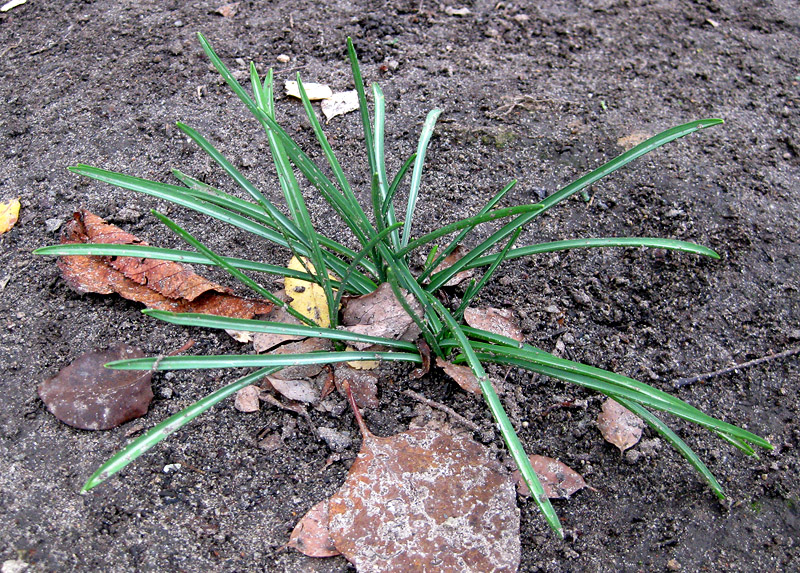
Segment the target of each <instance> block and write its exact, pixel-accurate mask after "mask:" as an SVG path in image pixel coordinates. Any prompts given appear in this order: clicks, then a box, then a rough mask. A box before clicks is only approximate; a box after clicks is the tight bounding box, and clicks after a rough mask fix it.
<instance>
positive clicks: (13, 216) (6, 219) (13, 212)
mask: <svg viewBox="0 0 800 573" xmlns="http://www.w3.org/2000/svg"><path fill="white" fill-rule="evenodd" d="M19 209H20V202H19V199H11V200H10V201H6V202H5V203H0V235H2V234H3V233H5V232H7V231H10V230H11V227H13V226H14V225H16V224H17V221H18V220H19Z"/></svg>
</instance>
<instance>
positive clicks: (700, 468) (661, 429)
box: [614, 397, 725, 499]
mask: <svg viewBox="0 0 800 573" xmlns="http://www.w3.org/2000/svg"><path fill="white" fill-rule="evenodd" d="M614 400H616V401H617V402H619V403H620V404H621V405H622V406H624V407H625V408H627V409H628V410H630V411H631V412H633V413H634V414H636V415H637V416H639V417H640V418H641V419H642V420H644V421H645V422H646V423H647V425H648V426H650V427H651V428H653V429H654V430H655V431H656V432H658V434H659V435H661V437H662V438H664V439H665V440H666V441H667V442H669V443H670V444H671V445H672V447H674V448H675V449H676V450H678V452H679V453H680V454H681V455H682V456H683V457H684V458H686V461H688V462H689V463H690V464H691V465H692V467H693V468H694V469H696V470H697V473H699V474H700V475H701V476H703V478H704V479H705V480H706V481H707V482H708V485H709V486H710V487H711V490H712V491H713V492H714V495H716V496H717V497H718V498H719V499H725V491H724V490H723V489H722V486H721V485H720V484H719V482H718V481H717V478H715V477H714V474H712V473H711V470H709V469H708V467H707V466H706V465H705V464H704V463H703V460H701V459H700V457H699V456H698V455H697V454H696V453H695V452H694V450H693V449H692V448H690V447H689V446H688V445H686V442H684V441H683V440H682V439H681V438H680V436H678V434H676V433H675V432H673V431H672V429H671V428H670V427H669V426H667V425H666V424H665V423H664V422H663V421H662V420H661V419H659V418H658V417H657V416H654V415H653V414H652V413H651V412H650V411H649V410H647V409H646V408H643V407H642V406H640V405H639V404H637V403H636V402H633V401H631V400H626V399H624V398H620V397H615V398H614Z"/></svg>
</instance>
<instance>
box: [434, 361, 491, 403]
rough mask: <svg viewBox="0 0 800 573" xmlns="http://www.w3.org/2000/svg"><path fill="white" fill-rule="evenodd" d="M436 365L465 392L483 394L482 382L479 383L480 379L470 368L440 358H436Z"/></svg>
mask: <svg viewBox="0 0 800 573" xmlns="http://www.w3.org/2000/svg"><path fill="white" fill-rule="evenodd" d="M436 365H437V366H438V367H439V368H441V369H442V370H444V372H445V374H447V375H448V376H450V378H452V379H453V380H454V381H455V383H456V384H458V385H459V386H461V388H462V389H463V390H466V391H467V392H471V393H472V394H477V395H478V396H480V395H481V394H483V391H482V390H481V385H480V382H478V378H477V377H476V376H475V373H474V372H473V371H472V368H470V367H469V366H463V365H461V364H453V363H452V362H448V361H447V360H444V359H443V358H439V357H437V358H436Z"/></svg>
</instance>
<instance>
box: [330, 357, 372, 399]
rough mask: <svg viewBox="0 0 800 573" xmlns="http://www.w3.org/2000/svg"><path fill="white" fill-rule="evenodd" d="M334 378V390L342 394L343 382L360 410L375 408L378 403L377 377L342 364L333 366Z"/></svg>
mask: <svg viewBox="0 0 800 573" xmlns="http://www.w3.org/2000/svg"><path fill="white" fill-rule="evenodd" d="M334 376H335V380H336V388H337V389H338V390H339V392H341V393H342V394H344V389H343V387H342V383H343V382H347V383H348V384H349V385H350V390H351V391H352V392H353V398H355V401H356V404H357V405H358V406H359V407H361V408H377V407H378V406H379V405H380V402H379V401H378V377H377V376H376V375H375V374H373V373H372V372H369V371H367V370H359V369H357V368H351V367H349V366H346V365H344V364H336V365H335V366H334Z"/></svg>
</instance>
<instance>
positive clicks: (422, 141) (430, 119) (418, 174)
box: [400, 109, 442, 247]
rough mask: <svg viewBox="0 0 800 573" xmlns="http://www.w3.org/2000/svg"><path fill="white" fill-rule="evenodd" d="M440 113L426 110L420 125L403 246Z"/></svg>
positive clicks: (406, 240)
mask: <svg viewBox="0 0 800 573" xmlns="http://www.w3.org/2000/svg"><path fill="white" fill-rule="evenodd" d="M441 113H442V110H440V109H432V110H431V111H429V112H428V116H427V117H426V118H425V123H424V124H423V125H422V133H421V134H420V136H419V143H418V144H417V160H416V161H415V162H414V172H413V173H412V174H411V188H410V189H409V191H408V203H407V204H406V222H405V225H404V226H403V237H402V239H401V240H400V246H401V247H405V246H406V245H408V239H409V237H410V236H411V222H412V221H413V220H414V211H415V210H416V207H417V198H418V197H419V188H420V184H421V182H422V167H423V164H424V163H425V154H426V153H427V152H428V145H429V144H430V141H431V136H432V135H433V129H434V127H435V126H436V120H437V118H438V117H439V115H440V114H441Z"/></svg>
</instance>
